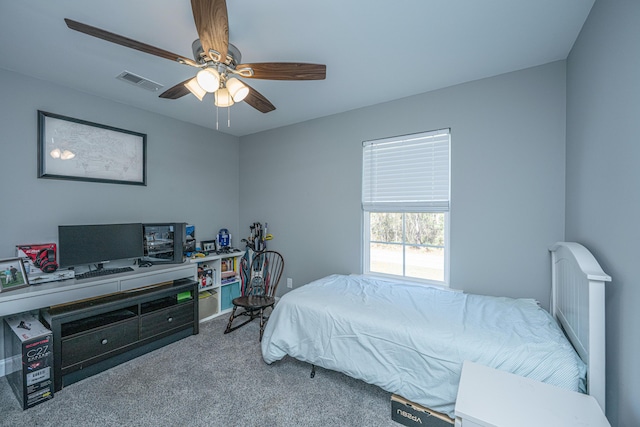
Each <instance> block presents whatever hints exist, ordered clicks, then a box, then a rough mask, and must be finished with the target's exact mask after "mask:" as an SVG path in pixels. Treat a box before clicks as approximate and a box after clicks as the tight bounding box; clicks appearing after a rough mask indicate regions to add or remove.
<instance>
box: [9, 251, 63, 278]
mask: <svg viewBox="0 0 640 427" xmlns="http://www.w3.org/2000/svg"><path fill="white" fill-rule="evenodd" d="M16 256H18V257H20V258H22V261H23V263H24V268H25V269H26V270H27V274H29V273H40V272H42V273H53V272H54V271H56V270H57V269H58V264H57V262H56V260H57V256H58V251H57V247H56V244H55V243H38V244H33V245H17V246H16Z"/></svg>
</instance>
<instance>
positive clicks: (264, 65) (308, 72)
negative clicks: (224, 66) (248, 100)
mask: <svg viewBox="0 0 640 427" xmlns="http://www.w3.org/2000/svg"><path fill="white" fill-rule="evenodd" d="M246 68H251V69H252V70H253V75H251V76H250V75H246V74H245V73H243V71H242V70H243V69H246ZM236 71H238V72H239V73H240V75H241V76H242V77H247V78H254V79H267V80H324V79H325V77H326V74H327V66H326V65H323V64H305V63H301V62H259V63H253V64H240V65H238V66H237V67H236Z"/></svg>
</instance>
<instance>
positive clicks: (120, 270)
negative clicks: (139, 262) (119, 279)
mask: <svg viewBox="0 0 640 427" xmlns="http://www.w3.org/2000/svg"><path fill="white" fill-rule="evenodd" d="M127 271H133V268H131V267H119V268H101V269H100V270H92V271H87V272H86V273H82V274H76V275H75V278H76V280H82V279H90V278H92V277H100V276H108V275H110V274H118V273H126V272H127Z"/></svg>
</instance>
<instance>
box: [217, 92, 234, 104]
mask: <svg viewBox="0 0 640 427" xmlns="http://www.w3.org/2000/svg"><path fill="white" fill-rule="evenodd" d="M215 95H216V101H215V104H216V107H231V106H232V105H233V104H234V102H233V98H232V97H231V94H230V93H229V89H227V88H226V87H223V88H221V89H219V90H218V91H217V92H216V93H215Z"/></svg>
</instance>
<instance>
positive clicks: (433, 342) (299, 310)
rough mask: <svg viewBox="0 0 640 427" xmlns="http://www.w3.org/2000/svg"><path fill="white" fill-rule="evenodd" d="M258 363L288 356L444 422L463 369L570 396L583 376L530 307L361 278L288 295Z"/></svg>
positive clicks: (548, 321)
mask: <svg viewBox="0 0 640 427" xmlns="http://www.w3.org/2000/svg"><path fill="white" fill-rule="evenodd" d="M262 355H263V358H264V360H265V362H266V363H269V364H270V363H273V362H275V361H277V360H280V359H282V358H283V357H284V356H285V355H289V356H292V357H294V358H296V359H299V360H302V361H305V362H309V363H312V364H315V365H317V366H321V367H324V368H327V369H332V370H336V371H339V372H342V373H344V374H346V375H349V376H351V377H354V378H358V379H361V380H363V381H366V382H368V383H371V384H375V385H377V386H379V387H381V388H382V389H384V390H386V391H388V392H391V393H396V394H399V395H401V396H403V397H405V398H406V399H409V400H411V401H413V402H416V403H419V404H421V405H424V406H426V407H429V408H431V409H433V410H435V411H439V412H442V413H445V414H448V415H449V416H450V417H453V410H454V404H455V399H456V394H457V391H458V383H459V380H460V372H461V369H462V362H463V361H464V360H471V361H474V362H477V363H480V364H483V365H487V366H491V367H493V368H496V369H501V370H505V371H509V372H513V373H516V374H519V375H522V376H526V377H530V378H534V379H537V380H539V381H544V382H547V383H550V384H554V385H557V386H560V387H564V388H567V389H570V390H575V391H578V390H579V391H583V387H584V378H585V373H586V367H585V365H584V363H583V362H582V361H581V360H580V358H579V357H578V356H577V354H576V353H575V351H574V350H573V348H572V347H571V344H570V343H569V342H568V341H567V339H566V338H565V336H564V334H563V333H562V331H561V330H560V328H559V327H558V326H557V324H556V322H555V321H554V319H553V318H552V317H551V316H550V315H549V313H547V312H546V311H545V310H543V309H542V308H540V307H539V306H538V305H537V304H536V302H535V301H534V300H530V299H510V298H499V297H487V296H479V295H469V294H464V293H461V292H453V291H449V290H443V289H439V288H434V287H427V286H420V285H414V284H407V283H390V282H387V281H383V280H376V279H372V278H369V277H365V276H342V275H332V276H328V277H326V278H323V279H320V280H317V281H315V282H312V283H309V284H307V285H305V286H302V287H300V288H298V289H295V290H293V291H291V292H289V293H287V294H285V295H284V296H283V297H282V298H281V299H280V301H279V302H278V304H277V305H276V307H275V309H274V311H273V313H272V314H271V316H270V319H269V321H268V323H267V326H266V329H265V331H264V336H263V338H262ZM310 381H312V380H310ZM487 387H491V384H487Z"/></svg>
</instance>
